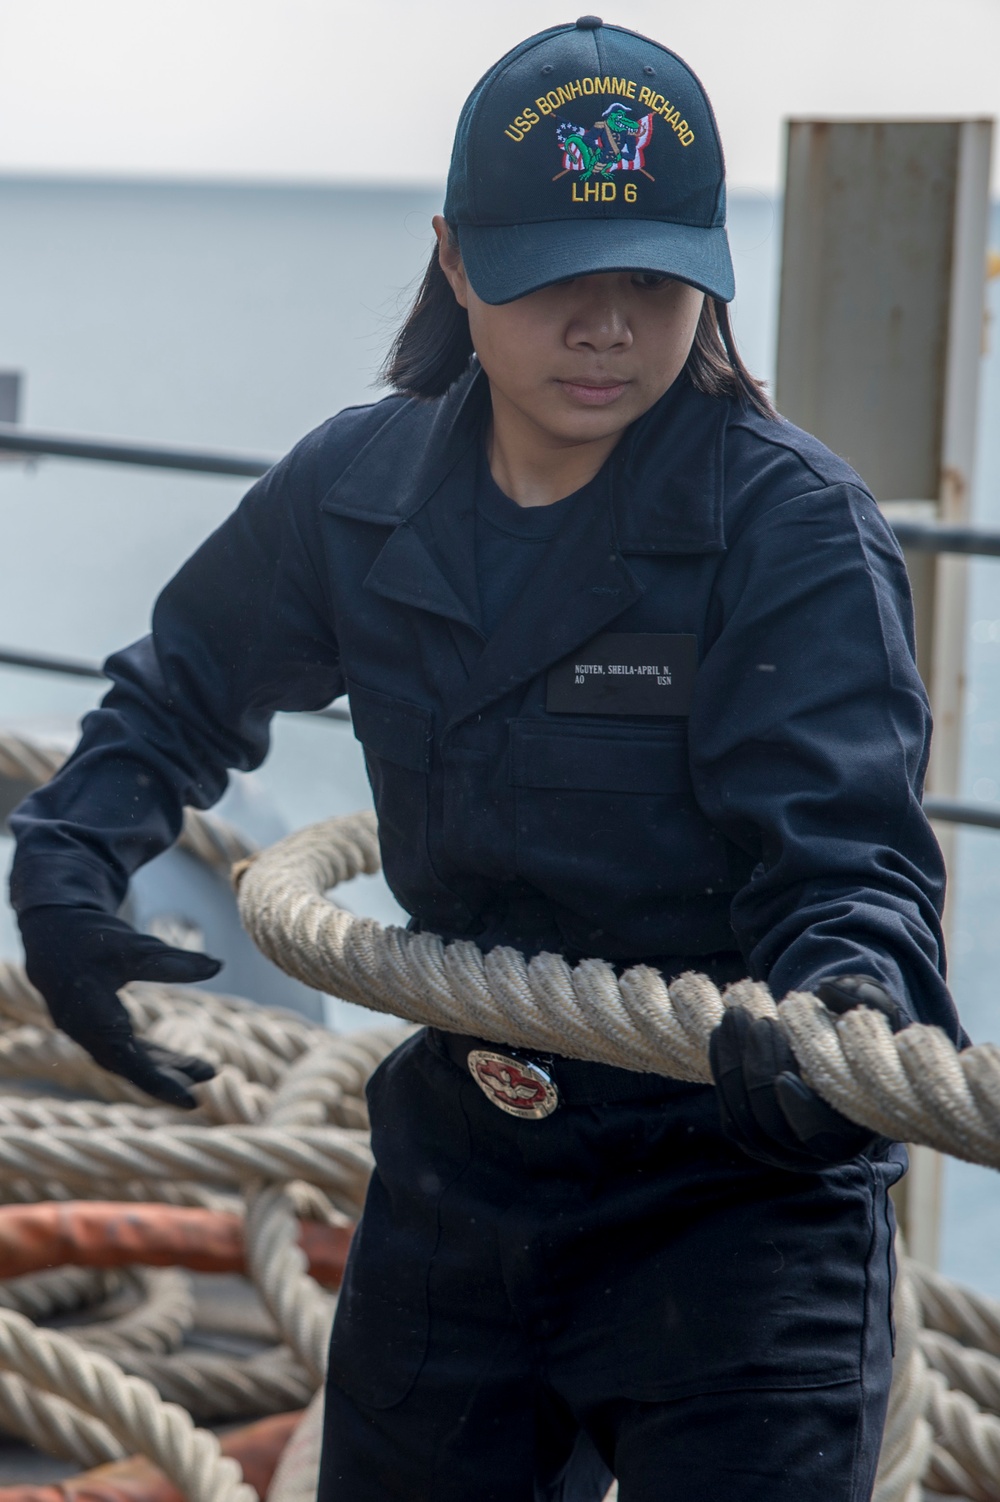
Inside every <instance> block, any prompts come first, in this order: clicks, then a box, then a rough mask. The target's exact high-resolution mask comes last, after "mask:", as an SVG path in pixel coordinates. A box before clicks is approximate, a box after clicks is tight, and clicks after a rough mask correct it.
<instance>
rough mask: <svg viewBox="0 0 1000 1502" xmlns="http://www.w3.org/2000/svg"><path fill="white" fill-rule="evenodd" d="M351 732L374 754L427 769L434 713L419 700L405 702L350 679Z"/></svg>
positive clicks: (418, 769) (414, 768)
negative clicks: (352, 726) (413, 702)
mask: <svg viewBox="0 0 1000 1502" xmlns="http://www.w3.org/2000/svg"><path fill="white" fill-rule="evenodd" d="M347 696H348V699H349V700H350V705H351V718H352V720H353V721H354V734H355V735H356V736H357V738H358V740H359V741H360V742H361V744H362V745H363V746H364V748H365V750H366V751H370V752H371V753H372V754H373V755H374V756H378V757H380V758H381V759H382V760H384V761H391V762H395V764H396V765H397V766H400V767H407V768H408V769H409V770H410V771H411V772H429V771H430V767H431V733H432V727H433V722H434V716H433V715H432V713H431V711H430V710H429V709H425V708H424V706H423V705H422V704H407V703H406V702H405V701H404V700H402V699H393V698H391V697H390V696H389V695H388V694H380V693H377V692H376V691H375V689H372V688H362V687H361V686H360V684H357V683H349V684H348V685H347Z"/></svg>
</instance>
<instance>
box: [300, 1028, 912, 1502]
mask: <svg viewBox="0 0 1000 1502" xmlns="http://www.w3.org/2000/svg"><path fill="white" fill-rule="evenodd" d="M570 1067H572V1066H570ZM589 1068H590V1069H591V1071H592V1072H593V1070H594V1069H595V1068H596V1069H597V1070H598V1071H599V1069H600V1066H589ZM554 1073H555V1077H556V1080H557V1082H558V1079H559V1064H558V1061H557V1063H556V1066H555V1070H554ZM607 1074H608V1078H609V1080H611V1079H612V1077H618V1076H620V1075H621V1074H622V1071H618V1070H610V1069H609V1070H608V1071H607ZM591 1077H593V1073H592V1075H591ZM631 1078H632V1079H633V1080H635V1076H632V1077H631ZM645 1078H646V1077H643V1079H645ZM644 1093H645V1097H646V1098H643V1099H638V1100H629V1101H616V1102H614V1103H613V1104H570V1105H561V1106H560V1107H559V1109H558V1110H556V1111H555V1112H554V1114H553V1115H551V1116H549V1117H547V1118H546V1119H544V1120H540V1121H533V1120H528V1121H525V1120H517V1119H513V1118H511V1117H510V1116H507V1115H505V1114H504V1113H503V1112H502V1111H500V1110H499V1109H498V1108H497V1107H496V1106H495V1105H493V1104H492V1103H491V1102H490V1101H489V1100H488V1099H487V1098H486V1096H485V1095H484V1094H483V1092H482V1091H481V1090H480V1088H479V1087H478V1085H477V1084H476V1083H475V1082H474V1081H473V1079H472V1078H471V1076H470V1075H469V1073H468V1071H467V1070H463V1069H462V1068H461V1067H459V1066H458V1065H457V1064H456V1063H455V1062H453V1061H452V1059H451V1058H449V1057H448V1056H447V1055H446V1054H445V1052H444V1050H443V1049H442V1048H441V1047H440V1046H439V1040H438V1039H437V1038H436V1036H435V1035H434V1034H433V1033H431V1034H428V1033H419V1034H417V1035H416V1036H415V1037H414V1038H413V1039H411V1040H410V1041H409V1042H407V1043H406V1044H405V1045H404V1046H403V1047H402V1048H401V1049H399V1050H397V1051H396V1053H395V1054H393V1055H392V1056H391V1057H390V1058H389V1059H388V1060H387V1061H386V1062H385V1063H384V1064H383V1065H382V1066H381V1067H380V1069H379V1070H378V1071H377V1072H376V1074H375V1076H374V1078H373V1080H372V1082H371V1084H370V1087H369V1104H370V1108H371V1117H372V1137H373V1145H374V1149H375V1157H376V1162H377V1171H376V1173H375V1175H374V1177H373V1180H372V1184H371V1189H370V1191H369V1196H368V1201H367V1204H366V1207H365V1212H364V1216H363V1217H362V1221H361V1224H360V1227H359V1229H358V1232H357V1235H356V1237H355V1240H354V1245H353V1247H352V1250H351V1255H350V1258H349V1262H348V1268H347V1273H346V1277H345V1282H344V1288H343V1291H342V1294H341V1299H340V1305H339V1309H338V1313H337V1318H336V1322H335V1325H334V1331H333V1339H332V1343H331V1355H330V1374H329V1380H328V1384H327V1405H326V1420H325V1431H324V1443H323V1460H322V1466H321V1472H320V1486H319V1493H318V1496H319V1502H599V1499H600V1498H602V1497H603V1496H604V1494H605V1492H606V1490H607V1488H608V1486H609V1485H610V1483H611V1479H612V1477H613V1476H614V1477H617V1478H618V1481H619V1488H620V1497H621V1502H718V1499H719V1498H720V1497H724V1498H725V1499H726V1502H793V1499H794V1502H801V1498H802V1497H803V1496H809V1495H821V1496H822V1497H823V1502H865V1499H867V1498H869V1496H870V1494H871V1488H872V1483H873V1479H874V1475H875V1466H876V1463H877V1459H878V1451H879V1444H880V1439H881V1433H882V1425H883V1422H884V1417H885V1408H886V1401H887V1396H888V1390H889V1382H890V1377H891V1363H892V1315H891V1284H892V1275H893V1264H892V1232H893V1216H892V1208H891V1204H890V1202H889V1198H888V1188H889V1185H890V1184H891V1183H892V1182H894V1181H895V1179H897V1178H898V1177H899V1176H900V1174H901V1172H902V1171H903V1163H904V1162H905V1159H903V1158H902V1154H901V1150H899V1149H895V1150H893V1154H892V1155H891V1156H890V1158H888V1159H886V1160H885V1161H870V1160H869V1159H868V1158H864V1157H862V1158H858V1159H856V1160H854V1161H853V1162H851V1163H849V1164H845V1165H844V1166H842V1167H837V1168H833V1169H830V1170H827V1171H825V1172H823V1173H816V1174H797V1173H795V1174H793V1173H781V1172H778V1171H776V1170H772V1169H768V1168H765V1167H763V1166H761V1165H758V1164H755V1163H752V1162H751V1161H750V1160H749V1159H747V1158H745V1157H744V1156H743V1155H742V1154H740V1153H738V1152H736V1151H735V1150H734V1149H733V1148H731V1147H730V1146H729V1145H728V1144H727V1143H726V1142H725V1141H724V1139H723V1138H722V1136H721V1134H720V1132H719V1128H718V1122H717V1116H716V1108H715V1102H714V1097H713V1092H712V1091H711V1090H710V1089H706V1088H704V1087H701V1086H689V1085H680V1084H675V1083H671V1082H667V1081H663V1080H659V1079H656V1078H654V1077H652V1076H650V1077H648V1090H645V1087H644Z"/></svg>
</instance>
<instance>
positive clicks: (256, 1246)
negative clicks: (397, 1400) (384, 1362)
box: [246, 1047, 336, 1383]
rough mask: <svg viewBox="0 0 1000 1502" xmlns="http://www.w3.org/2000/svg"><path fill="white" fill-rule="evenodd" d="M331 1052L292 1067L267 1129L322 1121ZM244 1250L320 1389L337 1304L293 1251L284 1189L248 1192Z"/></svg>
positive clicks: (291, 1216) (267, 1303)
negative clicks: (313, 1278) (271, 1125)
mask: <svg viewBox="0 0 1000 1502" xmlns="http://www.w3.org/2000/svg"><path fill="white" fill-rule="evenodd" d="M333 1052H334V1050H333V1048H332V1047H327V1048H317V1049H316V1050H315V1051H313V1052H312V1053H309V1054H305V1055H303V1057H302V1058H301V1059H300V1060H299V1061H298V1063H297V1064H295V1065H293V1066H292V1068H291V1069H290V1070H289V1071H288V1074H287V1075H286V1076H285V1079H284V1081H283V1083H282V1085H281V1088H280V1089H279V1091H278V1093H277V1095H276V1096H275V1098H274V1104H273V1105H272V1107H271V1111H270V1113H269V1116H268V1122H269V1124H273V1125H274V1126H275V1127H280V1128H282V1129H284V1130H286V1131H290V1130H296V1131H302V1130H303V1129H304V1128H303V1124H304V1123H314V1122H316V1121H317V1120H319V1121H320V1122H322V1121H323V1120H324V1119H325V1117H326V1111H327V1108H328V1106H329V1104H330V1101H331V1092H330V1089H329V1066H330V1055H331V1054H332V1053H333ZM246 1247H247V1265H248V1267H249V1269H250V1274H251V1277H252V1278H253V1280H254V1283H255V1285H256V1287H257V1290H258V1292H259V1293H260V1296H261V1300H262V1302H263V1304H264V1307H265V1308H266V1309H267V1310H268V1311H269V1312H270V1314H271V1315H272V1317H273V1318H274V1321H275V1323H276V1325H277V1326H278V1329H279V1330H280V1332H281V1334H282V1336H283V1338H284V1339H285V1341H286V1342H287V1343H288V1345H289V1346H290V1347H291V1349H292V1350H293V1351H294V1352H295V1354H296V1355H297V1356H298V1358H299V1360H300V1361H301V1362H302V1364H303V1365H304V1366H305V1368H306V1370H307V1371H308V1372H309V1373H310V1375H311V1376H312V1377H313V1378H314V1379H315V1381H316V1382H317V1383H321V1382H322V1381H323V1379H324V1377H325V1376H326V1362H327V1347H328V1345H329V1340H330V1326H331V1324H332V1321H333V1312H334V1309H335V1307H336V1302H335V1300H334V1299H333V1298H332V1297H331V1296H330V1295H329V1294H327V1293H325V1292H323V1290H322V1289H320V1288H319V1286H318V1285H317V1284H316V1283H314V1282H313V1280H312V1279H311V1278H310V1277H309V1276H308V1264H307V1261H306V1257H305V1254H304V1253H303V1251H302V1249H301V1247H300V1246H299V1245H298V1230H297V1224H296V1219H295V1208H294V1202H293V1200H292V1198H291V1196H290V1194H289V1193H288V1191H287V1190H286V1189H284V1188H282V1187H280V1186H278V1185H273V1184H272V1185H263V1184H258V1185H254V1186H252V1187H251V1188H250V1189H249V1190H248V1192H247V1212H246Z"/></svg>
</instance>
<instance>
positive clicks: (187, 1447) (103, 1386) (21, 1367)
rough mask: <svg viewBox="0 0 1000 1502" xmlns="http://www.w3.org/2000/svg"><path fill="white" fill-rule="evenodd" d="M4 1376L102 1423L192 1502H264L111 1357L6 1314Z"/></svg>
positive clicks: (0, 1328) (205, 1437) (209, 1442)
mask: <svg viewBox="0 0 1000 1502" xmlns="http://www.w3.org/2000/svg"><path fill="white" fill-rule="evenodd" d="M0 1368H3V1369H4V1370H14V1371H16V1372H17V1373H18V1374H19V1375H21V1376H23V1377H24V1378H25V1379H26V1380H27V1381H29V1382H31V1383H33V1384H34V1386H36V1387H39V1388H41V1389H42V1390H43V1391H44V1392H48V1393H52V1394H55V1395H58V1396H59V1397H61V1398H63V1399H65V1401H67V1402H69V1403H72V1404H73V1405H74V1406H75V1407H77V1408H80V1409H82V1410H83V1412H84V1413H85V1414H88V1415H90V1416H91V1417H99V1418H100V1419H101V1420H102V1421H103V1422H104V1423H105V1424H106V1425H107V1427H108V1429H109V1430H110V1431H111V1433H112V1434H113V1435H114V1437H115V1439H116V1440H117V1441H118V1443H119V1445H120V1446H122V1447H123V1448H124V1449H125V1450H127V1451H138V1452H141V1453H143V1454H145V1455H148V1456H149V1457H150V1459H151V1460H153V1461H154V1462H155V1463H156V1464H157V1465H158V1466H159V1467H160V1469H161V1470H162V1471H163V1472H164V1473H165V1474H166V1475H167V1476H169V1477H170V1479H171V1481H173V1482H174V1484H175V1485H176V1486H177V1487H178V1489H179V1490H180V1491H181V1492H183V1493H184V1494H185V1495H186V1496H187V1497H188V1498H189V1502H258V1499H257V1496H256V1494H255V1492H254V1491H253V1489H252V1487H249V1486H247V1485H246V1484H245V1483H244V1482H243V1481H242V1480H241V1478H240V1470H239V1466H238V1465H237V1464H236V1463H235V1461H232V1460H228V1459H226V1458H225V1457H224V1456H223V1455H222V1454H221V1453H220V1450H219V1443H218V1440H217V1439H216V1438H215V1436H214V1435H213V1434H210V1433H209V1432H208V1431H207V1430H205V1429H196V1428H195V1426H194V1424H193V1423H192V1421H191V1419H190V1417H189V1416H188V1414H186V1413H185V1412H184V1410H183V1409H182V1408H178V1407H177V1406H176V1405H175V1404H172V1403H163V1402H162V1401H161V1400H160V1397H159V1395H158V1394H157V1392H156V1390H155V1388H153V1387H151V1386H150V1384H149V1383H148V1382H143V1381H142V1380H141V1379H140V1378H138V1377H129V1376H126V1375H125V1373H124V1372H123V1371H122V1370H121V1368H120V1367H118V1366H116V1365H115V1363H114V1362H113V1361H110V1360H109V1359H108V1357H106V1356H102V1355H99V1354H98V1353H96V1352H89V1351H84V1350H81V1349H80V1348H79V1347H77V1346H76V1345H75V1344H74V1342H73V1341H72V1340H70V1339H68V1338H67V1337H66V1336H65V1335H62V1334H59V1333H57V1332H56V1331H52V1330H38V1329H36V1328H35V1326H34V1325H32V1324H31V1323H30V1322H29V1321H28V1320H26V1319H24V1318H23V1317H22V1316H21V1315H19V1314H14V1313H11V1312H10V1311H7V1310H4V1311H2V1312H0Z"/></svg>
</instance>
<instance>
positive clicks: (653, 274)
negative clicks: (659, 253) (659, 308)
mask: <svg viewBox="0 0 1000 1502" xmlns="http://www.w3.org/2000/svg"><path fill="white" fill-rule="evenodd" d="M669 281H670V277H669V276H663V275H662V274H661V273H660V272H659V271H637V272H635V274H634V275H633V277H632V285H633V286H634V287H641V288H642V289H643V290H644V291H646V292H655V291H656V289H657V287H665V286H666V284H667V282H669Z"/></svg>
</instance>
